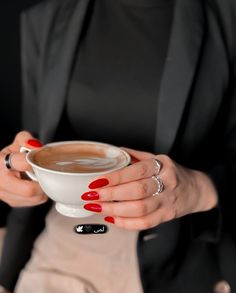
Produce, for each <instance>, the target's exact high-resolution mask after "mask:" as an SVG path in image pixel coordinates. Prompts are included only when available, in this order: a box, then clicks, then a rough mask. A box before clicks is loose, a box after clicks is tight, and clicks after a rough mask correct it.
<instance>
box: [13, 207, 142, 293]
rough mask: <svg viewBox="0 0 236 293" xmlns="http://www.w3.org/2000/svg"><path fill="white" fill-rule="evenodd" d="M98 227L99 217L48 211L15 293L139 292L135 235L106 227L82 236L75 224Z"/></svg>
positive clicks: (114, 227) (110, 225) (102, 221)
mask: <svg viewBox="0 0 236 293" xmlns="http://www.w3.org/2000/svg"><path fill="white" fill-rule="evenodd" d="M82 223H83V224H88V223H89V224H92V223H102V224H104V220H103V218H102V217H101V216H99V215H94V216H92V217H88V218H82V219H78V218H76V219H75V218H68V217H64V216H62V215H60V214H59V213H58V212H57V211H56V210H55V208H52V209H51V211H50V212H49V214H48V216H47V219H46V228H45V230H44V231H43V233H42V234H41V235H40V236H39V238H38V239H37V240H36V242H35V246H34V249H33V254H32V257H31V260H30V261H29V262H28V264H27V265H26V267H25V269H24V270H23V271H22V273H21V275H20V279H19V281H18V283H17V286H16V289H15V291H14V292H15V293H32V292H34V293H51V292H52V293H54V292H56V293H67V292H68V293H142V292H143V290H142V286H141V282H140V278H139V271H138V263H137V254H136V245H137V235H138V233H137V232H134V231H127V230H123V229H119V228H117V227H116V226H115V225H113V224H108V226H109V232H107V233H106V234H99V235H96V234H92V235H81V234H77V233H75V232H74V227H75V226H76V225H78V224H82Z"/></svg>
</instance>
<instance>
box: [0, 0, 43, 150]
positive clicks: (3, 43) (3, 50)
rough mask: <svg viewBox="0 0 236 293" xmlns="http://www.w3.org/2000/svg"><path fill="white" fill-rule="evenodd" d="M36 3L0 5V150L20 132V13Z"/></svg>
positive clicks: (5, 0) (15, 0) (21, 0)
mask: <svg viewBox="0 0 236 293" xmlns="http://www.w3.org/2000/svg"><path fill="white" fill-rule="evenodd" d="M37 2H39V1H37V0H1V1H0V148H2V147H4V146H5V145H7V144H9V143H10V142H11V141H12V139H13V138H14V136H15V134H16V132H18V131H19V130H21V128H22V127H21V118H20V111H21V77H20V70H21V69H20V13H21V12H22V11H23V10H24V9H27V8H29V7H30V6H31V5H34V4H36V3H37Z"/></svg>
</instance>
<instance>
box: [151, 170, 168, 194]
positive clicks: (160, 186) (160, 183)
mask: <svg viewBox="0 0 236 293" xmlns="http://www.w3.org/2000/svg"><path fill="white" fill-rule="evenodd" d="M152 179H154V180H155V181H156V183H157V191H156V192H155V193H153V195H152V196H158V195H159V194H160V193H162V191H163V190H164V188H165V186H164V183H163V181H162V180H161V177H160V176H157V175H154V176H152Z"/></svg>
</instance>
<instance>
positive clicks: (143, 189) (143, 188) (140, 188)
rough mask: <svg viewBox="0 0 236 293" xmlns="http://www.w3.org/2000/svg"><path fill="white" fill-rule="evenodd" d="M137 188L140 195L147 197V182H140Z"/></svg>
mask: <svg viewBox="0 0 236 293" xmlns="http://www.w3.org/2000/svg"><path fill="white" fill-rule="evenodd" d="M136 188H137V194H138V195H141V196H145V195H146V194H147V192H148V185H147V183H146V182H142V181H138V182H137V187H136Z"/></svg>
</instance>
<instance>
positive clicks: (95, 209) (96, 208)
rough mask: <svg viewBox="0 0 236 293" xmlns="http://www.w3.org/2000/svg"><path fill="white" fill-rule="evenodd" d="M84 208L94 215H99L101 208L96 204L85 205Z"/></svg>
mask: <svg viewBox="0 0 236 293" xmlns="http://www.w3.org/2000/svg"><path fill="white" fill-rule="evenodd" d="M84 208H85V209H86V210H88V211H91V212H96V213H101V211H102V207H101V206H100V204H96V203H87V204H86V205H84Z"/></svg>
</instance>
